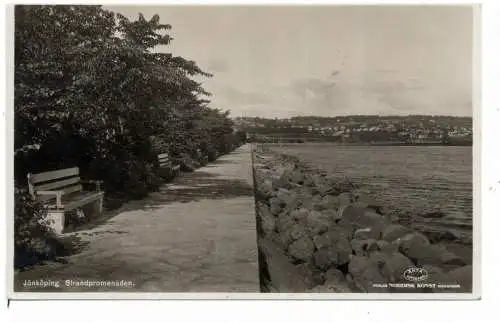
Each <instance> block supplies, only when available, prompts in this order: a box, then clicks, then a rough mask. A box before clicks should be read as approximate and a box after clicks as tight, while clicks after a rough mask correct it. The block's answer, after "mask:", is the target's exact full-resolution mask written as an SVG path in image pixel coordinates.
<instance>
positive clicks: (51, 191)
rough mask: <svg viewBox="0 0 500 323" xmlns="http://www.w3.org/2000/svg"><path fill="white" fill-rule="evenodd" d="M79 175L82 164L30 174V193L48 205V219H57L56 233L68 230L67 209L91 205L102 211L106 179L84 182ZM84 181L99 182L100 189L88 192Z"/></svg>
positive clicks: (96, 211)
mask: <svg viewBox="0 0 500 323" xmlns="http://www.w3.org/2000/svg"><path fill="white" fill-rule="evenodd" d="M79 174H80V169H79V168H78V167H73V168H66V169H59V170H55V171H50V172H45V173H38V174H28V189H29V193H30V194H31V196H32V197H33V198H34V199H36V200H38V201H40V202H42V203H43V204H44V205H45V206H46V207H47V211H48V218H49V219H50V220H53V221H54V223H52V224H51V226H52V227H53V228H54V231H55V232H56V233H61V232H62V231H63V230H64V226H65V217H64V215H65V212H68V211H72V210H75V209H77V208H81V207H84V206H87V205H90V206H92V212H93V213H94V214H95V213H97V215H101V214H102V207H103V199H104V192H102V191H101V183H102V181H84V180H82V179H81V178H80V176H79ZM84 184H95V186H96V189H95V190H93V191H86V190H84V189H83V185H84Z"/></svg>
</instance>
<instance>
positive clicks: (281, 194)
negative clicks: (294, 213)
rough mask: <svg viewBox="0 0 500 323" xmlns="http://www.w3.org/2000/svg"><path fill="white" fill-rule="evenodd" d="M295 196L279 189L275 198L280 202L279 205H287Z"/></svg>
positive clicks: (283, 189)
mask: <svg viewBox="0 0 500 323" xmlns="http://www.w3.org/2000/svg"><path fill="white" fill-rule="evenodd" d="M295 195H296V194H295V193H292V192H291V191H289V190H287V189H285V188H280V189H278V192H277V193H276V198H278V199H279V200H280V201H281V205H287V204H290V203H291V202H292V200H293V199H294V198H295V197H296V196H295Z"/></svg>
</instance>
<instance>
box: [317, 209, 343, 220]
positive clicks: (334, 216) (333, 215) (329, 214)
mask: <svg viewBox="0 0 500 323" xmlns="http://www.w3.org/2000/svg"><path fill="white" fill-rule="evenodd" d="M321 214H322V215H323V216H325V217H326V218H328V219H330V222H332V223H334V222H337V221H338V220H340V218H339V217H338V213H337V210H333V209H329V210H323V211H321Z"/></svg>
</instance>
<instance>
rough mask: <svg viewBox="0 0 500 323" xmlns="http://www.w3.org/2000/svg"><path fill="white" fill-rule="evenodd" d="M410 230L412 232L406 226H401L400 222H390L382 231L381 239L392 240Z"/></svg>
mask: <svg viewBox="0 0 500 323" xmlns="http://www.w3.org/2000/svg"><path fill="white" fill-rule="evenodd" d="M410 232H412V230H411V229H410V228H408V227H405V226H402V225H400V224H390V225H388V226H387V227H385V228H384V230H383V231H382V240H385V241H388V242H392V241H394V240H396V239H398V238H401V237H403V236H405V235H407V234H408V233H410Z"/></svg>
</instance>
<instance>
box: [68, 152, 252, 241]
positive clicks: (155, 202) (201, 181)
mask: <svg viewBox="0 0 500 323" xmlns="http://www.w3.org/2000/svg"><path fill="white" fill-rule="evenodd" d="M224 162H227V163H230V161H224ZM205 167H206V166H205ZM243 196H246V197H253V188H252V186H251V185H249V184H248V183H247V182H246V181H245V180H241V179H222V178H218V175H217V174H212V173H208V172H204V171H202V170H198V171H194V172H191V173H181V175H179V176H178V177H176V178H175V179H173V180H172V181H171V182H169V183H166V184H164V185H162V186H161V187H160V189H159V190H158V191H157V192H152V193H150V194H149V196H147V197H145V198H144V199H141V200H132V201H129V202H127V203H126V204H125V205H123V206H122V207H120V208H118V209H115V210H111V211H106V212H104V214H103V215H102V216H101V217H99V218H95V219H91V220H90V221H89V222H87V223H83V224H80V225H78V226H76V227H73V228H72V227H69V228H68V229H67V230H65V232H67V233H76V232H79V231H86V230H92V229H94V228H96V227H98V226H101V225H103V224H105V223H107V222H108V221H110V220H111V219H112V218H114V217H115V216H117V215H119V214H120V213H123V212H128V211H136V210H142V211H151V210H154V209H159V208H162V207H164V206H165V205H166V204H170V203H188V202H193V201H200V200H203V199H211V200H215V199H227V198H236V197H243Z"/></svg>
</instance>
